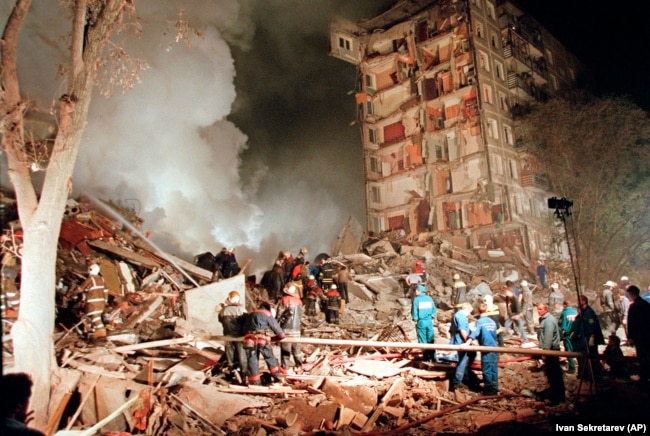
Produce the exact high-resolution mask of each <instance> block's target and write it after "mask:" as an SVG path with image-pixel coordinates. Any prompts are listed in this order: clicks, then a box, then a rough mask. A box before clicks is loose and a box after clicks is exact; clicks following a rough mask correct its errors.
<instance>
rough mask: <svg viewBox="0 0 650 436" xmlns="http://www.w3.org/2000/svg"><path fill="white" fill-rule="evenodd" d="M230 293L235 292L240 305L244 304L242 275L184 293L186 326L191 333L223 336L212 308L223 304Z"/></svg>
mask: <svg viewBox="0 0 650 436" xmlns="http://www.w3.org/2000/svg"><path fill="white" fill-rule="evenodd" d="M230 291H237V292H239V295H240V302H241V304H243V305H245V304H246V284H245V277H244V275H236V276H234V277H231V278H229V279H225V280H221V281H218V282H214V283H210V284H208V285H205V286H201V287H198V288H194V289H188V290H186V291H185V301H186V302H187V314H186V315H187V325H188V326H189V328H190V329H191V332H187V333H196V334H199V333H200V332H203V333H204V334H208V335H214V336H219V335H221V334H223V326H222V325H221V323H220V322H219V321H218V320H217V314H216V313H215V310H214V308H215V307H216V306H217V305H218V304H220V303H223V302H224V301H225V300H226V298H227V297H228V293H229V292H230Z"/></svg>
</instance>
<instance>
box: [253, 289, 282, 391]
mask: <svg viewBox="0 0 650 436" xmlns="http://www.w3.org/2000/svg"><path fill="white" fill-rule="evenodd" d="M268 330H271V331H272V332H273V333H274V334H275V338H274V339H275V340H280V341H281V340H282V339H284V331H282V327H280V324H278V322H277V321H276V319H275V318H274V317H273V314H272V313H271V305H270V304H269V303H268V302H266V301H264V302H262V303H260V306H259V308H258V309H255V310H254V311H253V312H252V313H250V314H249V315H248V316H247V317H246V323H245V326H244V332H245V334H244V349H245V350H246V357H247V358H248V384H249V385H260V384H261V383H262V381H261V377H262V375H261V374H260V368H259V358H260V354H261V355H262V357H264V360H265V361H266V366H267V367H268V369H269V373H270V374H271V376H272V377H273V378H274V379H275V380H276V381H281V380H282V375H283V374H284V373H283V372H282V371H281V369H280V366H279V365H278V361H277V359H276V358H275V356H274V355H273V348H272V347H271V336H270V335H269V333H268Z"/></svg>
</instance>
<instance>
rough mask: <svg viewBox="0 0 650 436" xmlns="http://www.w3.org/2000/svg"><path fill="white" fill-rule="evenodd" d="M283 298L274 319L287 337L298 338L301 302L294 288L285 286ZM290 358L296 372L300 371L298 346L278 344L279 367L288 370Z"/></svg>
mask: <svg viewBox="0 0 650 436" xmlns="http://www.w3.org/2000/svg"><path fill="white" fill-rule="evenodd" d="M284 294H285V295H284V296H283V297H282V298H281V299H280V301H279V303H278V307H277V315H276V318H277V320H278V323H279V324H280V327H282V330H283V331H284V333H285V334H286V335H287V336H290V337H294V338H299V337H300V320H301V318H302V314H303V312H304V307H303V305H302V300H300V298H299V297H298V295H297V294H298V292H297V290H296V287H295V286H289V285H287V286H286V287H285V288H284ZM291 356H293V362H294V364H295V369H296V371H297V372H299V371H301V369H302V358H303V355H302V350H301V349H300V344H296V343H291V344H290V343H284V342H283V343H281V344H280V366H281V367H282V368H283V369H285V370H288V369H289V366H290V365H291Z"/></svg>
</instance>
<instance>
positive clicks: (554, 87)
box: [548, 74, 558, 91]
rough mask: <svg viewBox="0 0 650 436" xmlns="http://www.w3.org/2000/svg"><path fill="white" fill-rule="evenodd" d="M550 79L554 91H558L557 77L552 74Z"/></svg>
mask: <svg viewBox="0 0 650 436" xmlns="http://www.w3.org/2000/svg"><path fill="white" fill-rule="evenodd" d="M548 78H549V80H550V81H551V86H552V87H553V89H554V90H556V91H557V90H558V86H557V77H555V75H553V74H550V75H549V76H548Z"/></svg>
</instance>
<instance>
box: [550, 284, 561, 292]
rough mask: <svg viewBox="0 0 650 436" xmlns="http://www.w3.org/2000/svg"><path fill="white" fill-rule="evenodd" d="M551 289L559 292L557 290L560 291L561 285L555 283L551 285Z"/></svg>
mask: <svg viewBox="0 0 650 436" xmlns="http://www.w3.org/2000/svg"><path fill="white" fill-rule="evenodd" d="M551 288H553V289H556V290H557V289H560V285H558V284H557V283H553V284H552V285H551Z"/></svg>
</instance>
